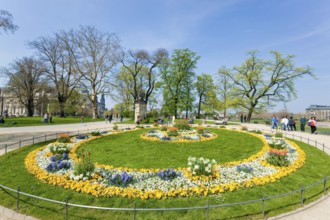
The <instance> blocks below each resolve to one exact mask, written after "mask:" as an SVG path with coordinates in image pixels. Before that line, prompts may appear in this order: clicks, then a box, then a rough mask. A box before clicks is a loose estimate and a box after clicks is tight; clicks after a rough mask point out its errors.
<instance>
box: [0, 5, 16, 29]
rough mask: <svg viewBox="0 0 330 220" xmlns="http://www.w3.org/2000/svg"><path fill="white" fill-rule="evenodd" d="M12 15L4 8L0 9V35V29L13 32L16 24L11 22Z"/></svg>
mask: <svg viewBox="0 0 330 220" xmlns="http://www.w3.org/2000/svg"><path fill="white" fill-rule="evenodd" d="M12 20H13V16H12V14H11V13H9V12H8V11H5V10H0V35H1V31H3V32H5V33H8V31H10V32H12V33H14V32H15V31H16V30H17V29H18V26H17V25H15V24H13V21H12Z"/></svg>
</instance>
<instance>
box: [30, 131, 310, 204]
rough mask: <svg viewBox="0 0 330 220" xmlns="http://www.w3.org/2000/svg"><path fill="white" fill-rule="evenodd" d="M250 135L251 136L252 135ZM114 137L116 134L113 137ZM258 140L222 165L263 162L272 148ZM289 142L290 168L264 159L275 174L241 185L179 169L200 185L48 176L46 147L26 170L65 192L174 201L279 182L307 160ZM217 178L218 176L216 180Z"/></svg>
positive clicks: (73, 156)
mask: <svg viewBox="0 0 330 220" xmlns="http://www.w3.org/2000/svg"><path fill="white" fill-rule="evenodd" d="M249 134H251V133H249ZM111 135H114V134H111ZM251 135H253V136H255V137H258V138H259V139H260V140H262V141H263V143H264V147H263V148H262V150H261V151H260V152H258V153H257V154H255V155H252V156H251V157H249V158H247V159H244V160H240V161H233V162H228V163H225V164H222V165H221V166H222V167H223V166H225V167H226V166H234V165H238V164H242V163H247V162H251V161H254V160H258V159H260V158H261V157H262V156H263V155H265V154H266V153H267V152H268V150H269V149H270V147H269V145H268V143H267V141H266V140H265V139H264V138H262V137H261V136H260V135H256V134H251ZM96 138H99V137H92V138H90V139H88V140H85V141H81V142H79V143H77V144H75V145H74V147H73V148H72V149H71V151H70V153H69V156H70V158H71V159H73V160H74V161H78V160H79V159H78V157H77V155H76V150H77V149H78V148H79V147H80V146H81V145H82V144H84V143H86V142H88V141H91V140H94V139H96ZM287 142H288V143H289V144H290V145H291V146H292V147H293V148H294V149H295V151H296V153H297V154H298V158H297V159H296V160H295V161H293V162H292V163H291V164H290V165H289V166H288V167H274V166H272V165H270V164H268V163H267V162H266V161H265V160H260V162H259V163H260V164H261V165H262V166H265V167H274V168H275V169H276V172H275V173H273V174H270V175H265V176H261V177H253V178H251V179H248V180H245V181H242V182H230V183H220V184H209V185H207V181H211V179H210V178H208V177H200V178H199V179H194V177H193V176H191V174H190V173H189V172H188V170H187V169H183V168H179V169H177V171H181V172H183V174H184V176H185V177H188V178H189V177H190V178H191V179H192V180H193V181H194V180H195V181H200V182H201V183H200V184H199V185H198V186H189V187H184V188H183V187H181V188H180V187H179V188H172V189H169V190H168V191H164V190H160V189H155V190H140V189H136V188H132V187H125V188H122V187H116V186H106V185H104V184H99V183H97V182H96V180H97V178H99V177H98V176H97V175H95V176H94V178H93V179H91V180H85V181H82V180H79V181H75V180H71V179H70V178H69V174H65V175H59V174H54V173H48V172H47V171H46V170H44V169H42V168H41V167H39V165H38V164H37V160H36V158H37V154H38V152H39V151H41V150H43V149H44V148H46V147H47V146H44V147H41V148H38V149H35V150H33V151H31V152H30V153H29V154H28V155H27V157H26V158H25V166H26V168H27V170H28V171H29V172H30V173H32V174H33V175H35V176H36V178H38V179H39V180H41V181H42V182H45V183H48V184H51V185H55V186H61V187H63V188H65V189H71V190H74V191H76V192H81V193H88V194H91V195H93V196H96V197H99V196H102V197H113V196H118V197H126V198H139V199H150V198H157V199H161V198H173V197H190V196H196V195H197V196H206V195H210V194H219V193H222V192H224V191H234V190H236V189H239V188H251V187H253V186H261V185H265V184H267V183H273V182H275V181H277V180H278V179H280V178H282V177H285V176H288V175H289V174H291V173H293V172H295V171H297V170H298V169H300V168H301V167H302V166H303V164H304V163H305V160H306V154H305V152H304V151H303V150H302V149H301V148H300V147H299V146H298V145H297V144H296V143H294V142H290V141H288V140H287ZM96 166H97V167H98V168H106V169H113V170H118V171H126V172H157V171H159V169H132V168H125V167H116V168H115V167H113V166H111V165H103V164H96ZM216 178H218V176H217V177H216ZM205 183H206V184H205Z"/></svg>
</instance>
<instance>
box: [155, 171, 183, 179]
mask: <svg viewBox="0 0 330 220" xmlns="http://www.w3.org/2000/svg"><path fill="white" fill-rule="evenodd" d="M180 175H181V173H180V172H175V171H174V169H167V170H162V171H158V172H157V176H159V178H161V179H162V180H167V181H171V180H173V179H174V178H176V177H177V176H180Z"/></svg>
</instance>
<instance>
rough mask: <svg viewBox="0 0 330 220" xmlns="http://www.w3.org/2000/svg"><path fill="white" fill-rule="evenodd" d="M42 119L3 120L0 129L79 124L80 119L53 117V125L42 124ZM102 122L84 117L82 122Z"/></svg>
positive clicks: (20, 118) (18, 118) (100, 119)
mask: <svg viewBox="0 0 330 220" xmlns="http://www.w3.org/2000/svg"><path fill="white" fill-rule="evenodd" d="M42 120H43V117H17V118H5V123H4V124H0V127H23V126H40V125H44V126H50V125H59V124H72V123H81V120H80V117H66V118H59V117H53V123H48V124H45V123H43V121H42ZM95 121H104V119H103V118H98V119H93V118H92V117H85V118H84V122H95Z"/></svg>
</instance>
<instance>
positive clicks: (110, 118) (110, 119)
mask: <svg viewBox="0 0 330 220" xmlns="http://www.w3.org/2000/svg"><path fill="white" fill-rule="evenodd" d="M111 121H112V114H110V116H109V122H110V123H111Z"/></svg>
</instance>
